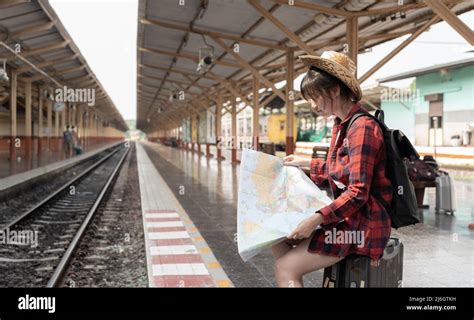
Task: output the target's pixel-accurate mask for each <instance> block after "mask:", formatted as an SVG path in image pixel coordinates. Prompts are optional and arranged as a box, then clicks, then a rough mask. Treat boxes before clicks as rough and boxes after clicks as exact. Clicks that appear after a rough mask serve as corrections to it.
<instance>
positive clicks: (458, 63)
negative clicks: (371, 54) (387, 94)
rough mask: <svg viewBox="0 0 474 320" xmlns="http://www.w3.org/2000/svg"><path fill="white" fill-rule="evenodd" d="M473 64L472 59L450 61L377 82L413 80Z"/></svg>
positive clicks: (473, 59)
mask: <svg viewBox="0 0 474 320" xmlns="http://www.w3.org/2000/svg"><path fill="white" fill-rule="evenodd" d="M473 64H474V58H469V59H462V60H457V61H451V62H447V63H443V64H437V65H434V66H430V67H426V68H421V69H416V70H410V71H407V72H402V73H399V74H396V75H393V76H389V77H385V78H382V79H377V81H378V82H379V83H384V82H389V81H395V80H402V79H406V78H413V77H417V76H421V75H424V74H428V73H432V72H436V71H439V70H441V69H456V68H461V67H464V66H469V65H473Z"/></svg>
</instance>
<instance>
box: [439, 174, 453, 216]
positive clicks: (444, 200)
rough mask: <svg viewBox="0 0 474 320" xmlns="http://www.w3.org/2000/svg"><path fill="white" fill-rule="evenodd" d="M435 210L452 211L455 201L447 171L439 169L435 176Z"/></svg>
mask: <svg viewBox="0 0 474 320" xmlns="http://www.w3.org/2000/svg"><path fill="white" fill-rule="evenodd" d="M435 211H436V212H439V211H444V212H451V213H454V211H456V203H455V196H454V184H453V180H452V179H451V177H450V176H449V175H448V173H447V172H444V171H440V176H439V177H436V206H435Z"/></svg>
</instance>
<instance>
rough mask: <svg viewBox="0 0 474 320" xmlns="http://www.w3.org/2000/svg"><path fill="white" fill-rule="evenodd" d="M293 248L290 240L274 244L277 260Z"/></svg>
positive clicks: (274, 254)
mask: <svg viewBox="0 0 474 320" xmlns="http://www.w3.org/2000/svg"><path fill="white" fill-rule="evenodd" d="M292 248H293V246H292V245H290V244H289V243H288V242H286V241H283V242H280V243H277V244H275V245H274V246H272V254H273V257H274V258H275V260H278V259H280V258H281V257H283V256H284V255H285V254H287V253H288V251H290V250H291V249H292Z"/></svg>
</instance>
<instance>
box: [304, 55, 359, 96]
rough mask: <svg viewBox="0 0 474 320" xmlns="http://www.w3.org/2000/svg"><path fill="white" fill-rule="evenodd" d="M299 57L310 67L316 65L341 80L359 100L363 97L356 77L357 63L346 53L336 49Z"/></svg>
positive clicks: (315, 66)
mask: <svg viewBox="0 0 474 320" xmlns="http://www.w3.org/2000/svg"><path fill="white" fill-rule="evenodd" d="M299 58H300V60H301V61H302V62H303V64H304V65H305V66H307V67H308V68H311V67H314V68H316V69H320V70H323V71H326V72H327V73H329V74H331V75H333V76H334V77H336V78H338V79H339V80H341V81H342V82H343V83H344V84H345V85H346V86H347V87H348V88H349V89H350V90H351V91H352V93H353V94H354V98H355V99H356V100H357V101H359V100H360V99H361V98H362V90H361V89H360V85H359V82H358V81H357V78H356V77H355V72H356V65H355V63H354V61H352V60H351V59H350V58H349V57H348V56H346V55H345V54H343V53H340V52H336V51H324V52H323V54H322V55H321V57H318V56H310V55H305V56H300V57H299Z"/></svg>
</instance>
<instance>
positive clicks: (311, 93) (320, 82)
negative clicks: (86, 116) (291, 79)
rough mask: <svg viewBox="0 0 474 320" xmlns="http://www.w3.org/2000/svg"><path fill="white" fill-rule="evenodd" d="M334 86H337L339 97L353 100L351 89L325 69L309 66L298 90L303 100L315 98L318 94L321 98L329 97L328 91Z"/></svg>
mask: <svg viewBox="0 0 474 320" xmlns="http://www.w3.org/2000/svg"><path fill="white" fill-rule="evenodd" d="M335 86H339V92H340V95H341V98H342V99H344V100H355V99H354V98H353V93H352V91H351V90H350V89H349V88H348V87H347V86H346V85H345V84H344V83H343V82H342V81H341V80H339V79H338V78H336V77H334V76H333V75H331V74H329V73H327V72H326V71H323V70H319V69H316V68H311V69H309V70H308V72H307V73H306V75H305V76H304V78H303V80H302V81H301V85H300V91H301V95H302V96H303V98H304V99H305V100H309V99H313V100H316V98H317V97H318V96H322V97H323V98H329V99H330V97H331V95H330V93H329V92H330V91H331V89H333V88H334V87H335Z"/></svg>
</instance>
